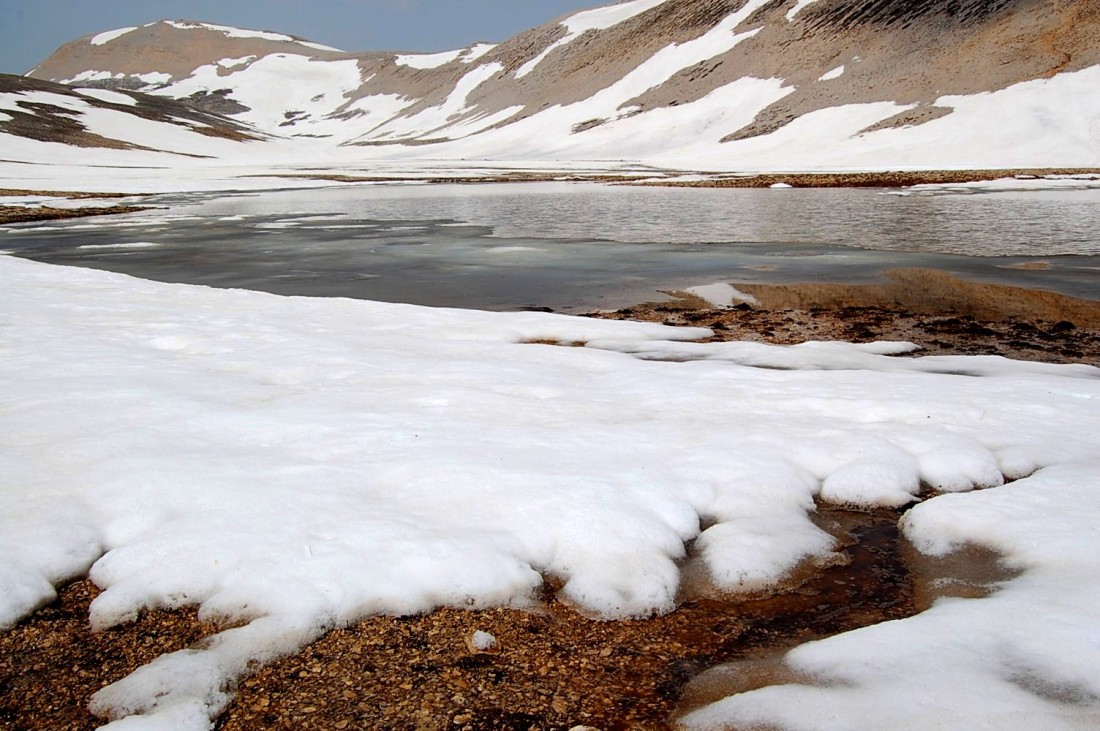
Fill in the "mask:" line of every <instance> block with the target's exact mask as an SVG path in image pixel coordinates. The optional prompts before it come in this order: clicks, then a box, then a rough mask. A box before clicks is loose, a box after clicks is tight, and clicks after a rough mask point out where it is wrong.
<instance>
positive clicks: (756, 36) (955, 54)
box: [30, 0, 1100, 170]
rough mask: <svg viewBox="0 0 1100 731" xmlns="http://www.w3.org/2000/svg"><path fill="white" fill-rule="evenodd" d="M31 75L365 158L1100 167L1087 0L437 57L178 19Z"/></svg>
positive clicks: (728, 6)
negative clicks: (184, 105) (140, 96)
mask: <svg viewBox="0 0 1100 731" xmlns="http://www.w3.org/2000/svg"><path fill="white" fill-rule="evenodd" d="M30 76H31V77H32V78H36V79H43V80H49V81H54V82H60V83H66V84H70V85H80V86H82V87H96V88H109V89H124V90H132V91H141V92H145V93H149V94H152V95H156V96H164V97H171V98H174V99H179V100H186V101H188V102H189V103H191V104H194V105H198V106H200V107H202V108H204V109H207V110H209V111H212V112H216V113H220V114H225V115H228V116H229V117H231V118H233V119H235V120H237V121H238V122H240V123H243V124H247V125H250V126H251V127H253V128H255V129H257V130H259V131H262V132H263V133H265V134H268V135H272V136H276V137H279V138H287V139H290V140H300V141H305V140H309V141H311V142H312V143H314V145H313V146H314V147H316V143H318V142H320V141H323V142H326V143H328V145H327V146H328V147H330V148H331V147H337V146H338V147H342V148H345V149H346V150H348V153H347V156H346V157H348V158H355V159H375V158H378V157H380V156H384V157H394V156H399V157H401V158H403V159H408V158H441V159H462V158H470V159H483V160H533V161H555V160H557V161H561V160H608V159H611V160H619V159H626V160H637V161H642V162H646V163H649V164H654V165H660V166H668V167H678V168H685V169H716V170H721V169H734V170H739V169H819V168H830V169H851V168H860V169H870V168H878V167H907V168H928V167H937V168H963V167H1010V166H1015V167H1043V166H1079V167H1080V166H1094V165H1097V164H1100V133H1098V130H1100V98H1098V97H1097V95H1096V94H1095V93H1093V90H1094V89H1095V88H1096V85H1097V83H1100V6H1097V5H1096V4H1094V3H1090V2H1083V1H1082V0H936V1H933V2H913V1H912V0H877V1H876V2H867V1H866V0H630V1H628V2H622V3H619V4H616V5H609V6H606V7H602V8H597V9H594V10H590V11H585V12H581V13H576V14H573V15H570V16H566V17H564V18H560V19H558V20H556V21H554V22H550V23H547V24H546V25H543V26H540V27H537V28H534V29H531V30H529V31H526V32H524V33H521V34H519V35H517V36H515V37H513V38H511V39H508V40H506V41H504V42H503V43H500V44H498V45H490V44H477V45H474V46H471V47H469V48H464V49H458V50H455V51H453V52H447V53H437V54H409V53H397V52H369V53H346V52H343V51H339V50H337V49H332V48H328V47H325V46H320V45H318V44H314V43H310V42H308V41H304V40H301V39H298V38H295V37H293V36H288V35H283V34H280V33H273V32H270V31H247V30H241V29H236V28H229V27H226V26H219V25H212V24H206V23H197V22H190V21H186V22H185V21H161V22H158V23H152V24H149V25H146V26H142V27H136V28H125V29H119V30H115V31H108V32H104V33H98V34H94V35H90V36H86V37H84V38H81V39H77V40H75V41H73V42H71V43H68V44H66V45H65V46H63V47H62V48H60V49H58V51H57V52H55V53H54V54H53V55H51V56H50V57H49V58H48V59H46V60H45V61H44V62H43V63H42V64H41V65H39V66H38V67H37V68H36V69H34V70H33V71H32V72H31V74H30ZM275 89H277V90H278V92H277V93H274V91H273V90H275Z"/></svg>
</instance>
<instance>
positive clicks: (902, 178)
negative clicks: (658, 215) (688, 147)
mask: <svg viewBox="0 0 1100 731" xmlns="http://www.w3.org/2000/svg"><path fill="white" fill-rule="evenodd" d="M1093 175H1100V169H1096V168H1030V169H1029V168H1020V169H1012V170H894V171H887V172H862V173H861V172H852V173H761V174H755V175H733V176H721V177H718V176H716V177H714V178H709V179H705V180H652V181H644V182H632V183H628V184H629V185H642V186H656V187H671V188H770V187H771V186H773V185H777V184H785V185H789V186H791V187H792V188H907V187H909V186H913V185H927V184H933V185H943V184H947V183H976V182H983V181H988V180H1001V179H1003V178H1021V179H1033V178H1034V179H1036V180H1040V179H1043V178H1047V177H1051V176H1068V177H1074V176H1082V177H1084V176H1093Z"/></svg>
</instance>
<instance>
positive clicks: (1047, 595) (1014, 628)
mask: <svg viewBox="0 0 1100 731" xmlns="http://www.w3.org/2000/svg"><path fill="white" fill-rule="evenodd" d="M1097 466H1098V465H1097V463H1096V462H1095V461H1091V462H1081V463H1077V464H1063V465H1058V466H1049V467H1045V468H1043V469H1041V470H1040V471H1038V472H1037V473H1035V474H1034V475H1032V476H1031V477H1028V478H1027V479H1024V480H1020V481H1018V482H1015V483H1013V484H1011V485H1006V486H1004V487H1000V488H998V489H996V490H990V491H983V492H976V493H969V494H965V495H948V496H943V497H940V498H937V499H935V500H931V501H928V502H926V503H924V504H922V505H919V506H917V507H916V508H914V509H913V510H912V511H911V512H910V513H909V514H908V515H907V516H906V519H905V521H904V523H903V526H904V528H905V532H906V535H907V536H908V537H909V538H910V539H911V540H912V541H913V542H914V544H915V545H916V547H917V548H919V549H920V550H921V551H923V552H924V553H926V554H929V555H932V556H938V555H944V554H946V553H949V552H951V551H953V550H956V549H960V548H964V547H967V546H974V545H976V546H981V547H985V548H989V549H993V550H995V551H997V552H998V553H1000V554H1001V555H1002V556H1003V557H1004V558H1003V559H1002V560H1003V563H1004V565H1005V567H1006V568H1008V569H1011V570H1014V571H1017V572H1021V575H1020V576H1018V577H1017V578H1015V579H1012V580H1011V581H1007V582H1004V583H1002V584H1001V585H1000V586H999V587H997V590H996V591H995V592H994V593H993V594H992V595H991V596H989V597H987V598H983V599H978V600H975V599H941V600H939V601H938V602H936V603H935V604H934V605H933V606H932V608H931V609H929V610H928V611H926V612H923V613H922V614H919V615H917V616H915V617H912V618H910V619H906V620H903V621H899V622H887V623H884V624H881V625H877V626H873V627H868V628H866V629H862V630H858V631H856V632H850V633H847V634H843V635H838V636H836V637H833V638H831V639H828V640H824V641H821V642H815V643H811V644H807V645H804V646H802V647H799V648H797V649H795V650H794V651H792V652H791V653H789V654H788V655H787V656H786V658H785V665H786V666H787V667H788V668H790V669H792V670H794V671H796V672H798V673H800V674H803V675H805V676H806V677H812V678H813V679H814V685H803V684H800V683H788V684H784V685H777V686H771V687H767V688H764V689H761V690H756V691H751V692H748V693H743V694H741V695H736V696H732V697H730V698H727V699H725V700H723V701H720V702H718V703H716V704H714V705H712V706H709V707H706V708H704V709H702V710H700V711H698V712H696V713H695V714H692V715H691V716H689V718H688V723H687V724H686V725H687V728H690V729H715V728H727V727H729V726H730V725H737V726H742V725H744V726H754V725H757V724H760V725H764V726H768V727H771V726H781V727H783V728H790V729H811V728H812V729H815V730H818V729H820V730H823V731H829V730H831V729H850V728H890V729H914V730H915V729H929V728H988V729H994V728H995V729H1006V730H1008V731H1015V730H1019V731H1025V730H1029V729H1034V728H1050V729H1080V730H1081V731H1084V730H1085V729H1094V728H1096V727H1097V723H1098V722H1100V681H1098V679H1097V675H1096V671H1095V670H1096V663H1097V660H1098V658H1100V632H1098V631H1097V628H1098V627H1100V609H1098V608H1100V590H1098V588H1097V585H1096V582H1095V578H1094V577H1095V575H1096V570H1097V568H1098V563H1100V562H1098V560H1097V553H1096V548H1095V545H1094V541H1095V540H1096V538H1095V535H1096V518H1097V512H1098V511H1097V508H1096V503H1097V501H1096V493H1095V490H1096V487H1095V485H1096V474H1097ZM806 709H813V716H812V719H813V720H812V721H811V717H810V713H808V712H807V711H806Z"/></svg>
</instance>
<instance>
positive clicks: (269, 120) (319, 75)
mask: <svg viewBox="0 0 1100 731" xmlns="http://www.w3.org/2000/svg"><path fill="white" fill-rule="evenodd" d="M361 83H362V72H361V71H360V69H359V63H358V62H357V61H355V60H354V59H348V60H342V61H322V60H318V59H313V58H310V57H308V56H301V55H298V54H291V53H272V54H268V55H266V56H263V57H261V58H259V59H257V60H255V61H252V62H251V63H249V64H248V65H247V66H246V67H245V68H242V69H240V70H231V71H230V73H228V74H227V73H226V69H225V67H224V66H222V65H221V63H220V62H219V63H218V64H210V65H207V66H200V67H198V68H197V69H195V71H194V73H193V74H191V76H189V77H187V78H185V79H180V80H178V81H176V82H175V83H173V84H171V85H170V86H167V87H164V88H163V89H158V90H157V91H156V93H157V94H160V95H165V96H173V97H187V96H191V95H192V94H194V93H196V92H203V91H206V92H209V91H214V90H216V89H225V88H231V89H233V93H232V94H231V95H230V98H232V99H233V100H234V101H236V102H239V103H240V104H243V105H244V106H246V107H248V109H249V111H247V112H242V113H240V114H237V115H234V116H235V118H237V119H241V120H244V121H246V122H249V123H251V124H254V125H256V126H257V127H259V128H261V129H266V130H273V131H276V132H278V133H282V134H286V128H285V127H283V126H282V125H283V124H284V123H286V122H287V121H288V117H287V114H288V113H291V112H298V113H300V114H301V115H302V116H304V118H305V119H307V120H312V119H317V118H321V117H323V116H325V115H326V114H330V113H332V112H333V111H335V110H336V109H338V108H340V107H342V106H343V105H344V104H346V103H347V100H348V96H349V95H350V94H351V93H352V92H353V91H355V90H356V89H358V88H359V86H360V84H361ZM271 89H278V90H279V93H278V94H272V93H271Z"/></svg>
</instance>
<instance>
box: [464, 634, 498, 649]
mask: <svg viewBox="0 0 1100 731" xmlns="http://www.w3.org/2000/svg"><path fill="white" fill-rule="evenodd" d="M497 645H498V642H497V638H496V637H494V636H493V635H491V634H489V633H488V632H486V631H484V630H480V629H479V630H477V631H476V632H474V634H473V635H472V636H471V637H470V647H471V648H473V649H474V650H476V651H478V652H488V651H490V650H494V649H496V647H497Z"/></svg>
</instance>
